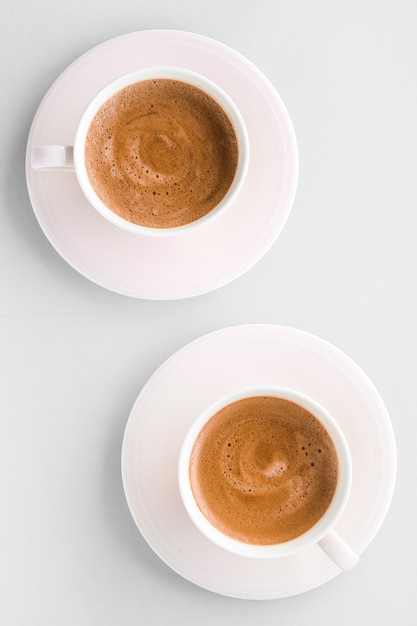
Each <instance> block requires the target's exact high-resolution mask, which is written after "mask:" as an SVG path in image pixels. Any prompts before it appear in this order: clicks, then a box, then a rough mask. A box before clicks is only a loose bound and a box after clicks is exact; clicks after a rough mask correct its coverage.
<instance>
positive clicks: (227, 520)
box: [190, 396, 338, 545]
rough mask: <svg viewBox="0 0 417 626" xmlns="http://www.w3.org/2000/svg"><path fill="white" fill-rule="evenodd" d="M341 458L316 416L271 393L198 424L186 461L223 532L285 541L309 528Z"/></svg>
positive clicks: (325, 502) (327, 498) (197, 492)
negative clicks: (199, 429) (203, 424)
mask: <svg viewBox="0 0 417 626" xmlns="http://www.w3.org/2000/svg"><path fill="white" fill-rule="evenodd" d="M337 480H338V461H337V453H336V450H335V447H334V444H333V442H332V440H331V438H330V436H329V434H328V433H327V431H326V430H325V428H324V427H323V426H322V425H321V423H320V422H319V421H318V420H317V418H316V417H314V415H312V414H311V413H310V412H309V411H307V410H306V409H304V408H303V407H301V406H299V405H297V404H295V403H293V402H290V401H289V400H284V399H281V398H275V397H272V396H271V397H270V396H266V397H252V398H246V399H243V400H238V401H236V402H233V403H232V404H230V405H228V406H227V407H225V408H223V409H221V410H220V411H219V412H218V413H216V414H215V415H214V416H213V417H212V418H211V419H210V420H209V421H208V422H207V424H206V425H205V426H204V427H203V429H202V430H201V431H200V433H199V436H198V438H197V440H196V442H195V444H194V448H193V451H192V454H191V460H190V481H191V488H192V491H193V494H194V498H195V499H196V502H197V504H198V506H199V508H200V510H201V511H202V513H203V514H204V515H205V517H206V518H207V519H208V520H209V521H210V522H211V523H212V525H213V526H215V527H217V528H218V529H219V530H220V531H221V532H222V533H224V534H225V535H228V536H230V537H232V538H233V539H236V540H238V541H242V542H245V543H251V544H258V545H270V544H277V543H283V542H285V541H289V540H291V539H294V538H295V537H298V536H299V535H302V534H303V533H305V532H306V531H307V530H309V529H310V528H311V527H312V526H313V525H314V524H315V523H316V522H317V521H318V520H319V519H320V518H321V517H322V516H323V514H324V513H325V512H326V510H327V509H328V507H329V505H330V503H331V501H332V499H333V495H334V492H335V490H336V485H337Z"/></svg>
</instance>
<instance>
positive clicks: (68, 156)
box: [31, 146, 74, 170]
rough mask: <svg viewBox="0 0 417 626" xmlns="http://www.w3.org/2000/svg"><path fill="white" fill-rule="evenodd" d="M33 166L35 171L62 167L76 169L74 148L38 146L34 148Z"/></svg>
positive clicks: (32, 153) (32, 154) (32, 155)
mask: <svg viewBox="0 0 417 626" xmlns="http://www.w3.org/2000/svg"><path fill="white" fill-rule="evenodd" d="M31 165H32V168H33V169H34V170H40V169H49V168H60V167H61V168H70V169H74V149H73V146H38V147H36V148H33V150H32V152H31Z"/></svg>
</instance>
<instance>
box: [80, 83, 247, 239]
mask: <svg viewBox="0 0 417 626" xmlns="http://www.w3.org/2000/svg"><path fill="white" fill-rule="evenodd" d="M238 154H239V150H238V141H237V137H236V134H235V131H234V128H233V124H232V122H231V121H230V119H229V117H228V115H227V114H226V112H225V111H224V110H223V108H222V107H221V106H220V105H219V104H218V103H217V102H216V101H215V100H214V99H213V98H212V97H211V96H210V95H208V94H207V93H206V92H205V91H203V90H201V89H199V88H198V87H196V86H194V85H191V84H190V83H187V82H183V81H181V80H173V79H165V78H157V79H152V80H143V81H140V82H137V83H134V84H131V85H129V86H128V87H125V88H124V89H121V90H120V91H118V92H117V93H116V94H115V95H113V96H112V97H111V98H109V99H108V100H107V102H105V103H104V105H102V107H101V108H100V110H99V111H98V112H97V113H96V115H95V117H94V119H93V121H92V123H91V125H90V128H89V130H88V134H87V138H86V144H85V161H86V169H87V173H88V177H89V179H90V182H91V184H92V186H93V188H94V189H95V192H96V194H97V195H98V196H99V197H100V198H101V200H102V201H103V202H104V203H105V204H106V206H107V207H108V208H110V209H111V210H112V211H113V212H114V213H116V214H117V215H119V216H120V217H122V218H124V219H125V220H128V221H129V222H133V223H135V224H139V225H141V226H147V227H152V228H171V227H176V226H182V225H184V224H188V223H191V222H194V221H195V220H198V219H199V218H200V217H202V216H204V215H206V214H207V213H209V212H210V211H211V210H212V209H213V208H214V207H215V206H217V204H219V202H220V201H221V200H222V198H223V197H224V196H225V195H226V193H227V191H228V189H229V188H230V186H231V184H232V181H233V179H234V176H235V173H236V168H237V162H238Z"/></svg>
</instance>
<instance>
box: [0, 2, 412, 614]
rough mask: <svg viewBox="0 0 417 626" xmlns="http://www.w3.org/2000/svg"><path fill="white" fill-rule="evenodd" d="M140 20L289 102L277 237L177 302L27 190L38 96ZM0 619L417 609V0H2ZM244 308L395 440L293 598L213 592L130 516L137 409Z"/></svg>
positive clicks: (242, 319) (243, 315)
mask: <svg viewBox="0 0 417 626" xmlns="http://www.w3.org/2000/svg"><path fill="white" fill-rule="evenodd" d="M150 28H173V29H180V30H189V31H193V32H196V33H199V34H202V35H207V36H209V37H212V38H214V39H218V40H219V41H221V42H223V43H225V44H227V45H229V46H231V47H232V48H235V49H236V50H237V51H239V52H240V53H242V54H243V55H244V56H246V57H247V58H249V59H250V60H251V61H252V62H253V63H255V64H256V65H257V66H258V67H259V68H260V69H261V70H262V71H263V72H264V73H265V74H266V76H267V77H268V78H269V79H270V81H271V82H272V83H273V85H274V86H275V87H276V89H277V91H278V92H279V94H280V95H281V97H282V98H283V100H284V102H285V103H286V106H287V108H288V110H289V113H290V115H291V117H292V120H293V123H294V127H295V131H296V135H297V139H298V146H299V154H300V178H299V185H298V191H297V195H296V200H295V203H294V207H293V211H292V213H291V215H290V218H289V220H288V222H287V225H286V227H285V229H284V230H283V232H282V234H281V235H280V237H279V239H278V240H277V242H276V243H275V245H274V246H273V248H272V249H271V250H270V251H269V252H268V253H267V254H266V255H265V256H264V257H263V259H262V260H261V261H260V262H259V263H258V264H257V265H256V266H255V267H254V268H252V269H251V270H250V271H249V272H247V273H246V274H245V275H244V276H242V277H240V278H239V279H237V280H235V281H234V282H232V283H231V284H229V285H228V286H225V287H223V288H221V289H218V290H216V291H214V292H211V293H208V294H205V295H203V296H199V297H195V298H191V299H188V300H180V301H171V302H152V301H145V300H136V299H131V298H128V297H124V296H121V295H118V294H115V293H112V292H110V291H106V290H105V289H103V288H101V287H99V286H97V285H95V284H93V283H91V282H90V281H88V280H87V279H86V278H84V277H83V276H81V275H79V274H78V273H77V272H76V271H75V270H73V269H72V268H71V267H70V266H69V265H67V264H66V263H65V261H64V260H63V259H62V258H61V257H60V256H59V255H58V254H57V253H56V252H55V251H54V249H53V248H52V246H51V245H50V243H49V242H48V241H47V239H46V238H45V236H44V235H43V233H42V232H41V229H40V228H39V225H38V223H37V221H36V219H35V217H34V214H33V211H32V208H31V205H30V202H29V199H28V195H27V189H26V181H25V174H24V156H25V147H26V140H27V135H28V132H29V129H30V125H31V122H32V119H33V116H34V114H35V111H36V109H37V107H38V105H39V103H40V101H41V100H42V98H43V95H44V93H45V91H46V90H47V89H48V87H49V86H50V85H51V84H52V83H53V81H54V80H55V79H56V78H57V77H58V76H59V74H60V73H61V72H62V71H63V70H64V69H65V68H66V67H67V65H68V64H70V63H71V62H73V61H74V60H75V59H77V58H78V57H79V56H80V55H81V54H82V53H84V52H86V51H87V50H89V49H90V48H92V47H94V46H95V45H97V44H99V43H101V42H102V41H105V40H107V39H111V38H113V37H116V36H119V35H123V34H125V33H129V32H132V31H137V30H143V29H150ZM0 35H1V36H0V42H1V43H0V46H1V85H2V95H1V100H0V110H1V115H0V123H1V135H0V136H1V143H2V147H1V152H2V157H1V159H0V176H1V179H0V212H1V213H0V219H1V222H0V237H1V245H0V289H1V296H0V297H1V305H0V306H1V308H0V314H1V316H0V333H1V335H0V337H1V344H0V380H1V394H0V428H1V432H0V465H1V473H0V493H1V497H0V503H1V505H0V506H1V515H0V520H1V522H0V523H1V532H0V542H1V547H0V574H1V580H0V595H1V598H0V624H2V625H3V624H4V625H5V626H23V625H25V626H26V625H27V626H29V625H30V626H52V625H54V626H55V625H60V626H61V625H67V624H68V625H71V626H75V625H77V626H84V625H86V626H87V625H88V626H90V625H95V624H97V625H100V626H107V625H113V624H118V625H119V624H120V625H123V626H129V625H133V624H143V625H147V624H149V625H155V626H159V625H165V624H170V623H175V624H182V625H184V626H186V625H191V624H200V625H201V626H203V625H208V624H213V623H215V624H217V625H218V626H222V625H226V624H240V626H245V625H249V624H253V623H254V622H256V623H262V624H275V623H281V624H297V625H299V624H302V623H306V622H307V621H308V623H309V624H311V625H313V624H320V625H321V626H327V625H330V624H338V625H340V626H344V625H347V624H349V625H350V624H352V623H354V624H361V625H362V624H363V625H365V624H366V625H368V624H378V625H380V626H382V625H385V624H386V625H391V624H394V623H395V624H398V625H405V626H407V625H408V624H410V625H411V624H414V623H416V620H417V605H416V593H415V561H416V557H417V550H416V547H417V540H416V533H415V520H416V513H417V510H416V502H415V480H414V477H415V475H416V471H415V456H416V453H415V439H416V425H415V424H416V419H415V406H416V403H415V395H414V392H415V381H416V365H415V363H416V361H415V354H416V353H417V323H416V319H417V279H416V270H417V245H416V233H417V217H416V216H417V184H416V179H417V178H416V176H417V175H416V172H417V113H416V112H417V80H416V77H417V3H416V2H414V1H413V0H392V1H387V0H353V1H348V0H345V1H338V0H314V1H311V2H308V1H307V0H305V1H302V0H292V1H286V2H285V1H284V0H278V1H276V0H269V1H268V0H258V1H257V2H253V1H252V0H251V1H249V0H210V1H207V2H203V1H201V0H200V1H199V0H176V2H173V1H172V0H152V1H151V2H143V1H140V0H117V2H116V1H114V0H100V1H99V0H72V1H71V2H63V1H61V2H56V0H33V1H31V2H28V1H25V0H4V1H3V4H2V10H1V20H0ZM242 323H274V324H283V325H288V326H293V327H297V328H300V329H302V330H306V331H308V332H310V333H313V334H316V335H318V336H320V337H322V338H324V339H326V340H328V341H329V342H331V343H333V344H334V345H336V346H337V347H339V348H340V349H342V350H343V351H344V352H346V353H347V354H348V355H349V356H350V357H352V358H353V359H354V360H355V361H356V362H357V363H358V364H359V365H360V367H361V368H362V369H363V370H364V371H365V372H366V373H367V374H368V376H369V377H370V378H371V380H372V381H373V382H374V384H375V385H376V387H377V389H378V390H379V392H380V394H381V396H382V398H383V400H384V402H385V404H386V406H387V408H388V411H389V413H390V416H391V420H392V424H393V427H394V431H395V434H396V441H397V447H398V477H397V484H396V490H395V494H394V498H393V501H392V506H391V508H390V510H389V512H388V515H387V517H386V519H385V521H384V524H383V525H382V527H381V530H380V532H379V533H378V535H377V536H376V538H375V540H374V541H373V542H372V543H371V545H370V546H369V548H368V549H367V550H366V551H365V553H364V554H363V555H362V558H361V560H360V563H359V565H358V566H357V567H356V568H355V569H354V570H353V571H352V572H350V573H348V574H343V575H340V576H337V577H336V578H334V579H333V580H332V581H330V582H329V583H327V584H326V585H323V586H321V587H319V588H317V589H315V590H313V591H310V592H307V593H305V594H303V595H298V596H294V597H291V598H286V599H281V600H268V601H256V600H255V601H249V600H237V599H232V598H228V597H224V596H220V595H216V594H214V593H211V592H209V591H206V590H204V589H201V588H199V587H197V586H195V585H193V584H191V583H189V582H187V581H186V580H184V579H183V578H181V577H180V576H178V575H177V574H176V573H174V572H173V571H171V570H170V569H169V568H168V567H167V566H166V565H165V564H164V563H162V562H161V561H160V560H159V558H158V557H157V556H156V555H155V554H154V553H153V551H152V550H151V549H150V548H149V547H148V545H147V544H146V542H145V541H144V540H143V538H142V537H141V535H140V534H139V532H138V531H137V529H136V526H135V525H134V522H133V520H132V518H131V516H130V513H129V511H128V508H127V505H126V502H125V498H124V493H123V489H122V484H121V476H120V450H121V443H122V437H123V432H124V428H125V424H126V420H127V417H128V415H129V412H130V409H131V406H132V405H133V402H134V400H135V398H136V396H137V394H138V393H139V391H140V389H141V388H142V386H143V385H144V384H145V382H146V381H147V379H148V378H149V377H150V375H151V374H152V373H153V372H154V370H155V369H156V368H157V367H158V366H159V365H160V364H161V363H162V362H163V361H164V360H165V359H166V358H167V357H168V356H170V355H171V354H172V353H173V352H174V351H175V350H177V349H179V348H180V347H182V346H183V345H184V344H186V343H188V342H189V341H191V340H193V339H195V338H197V337H199V336H201V335H203V334H205V333H207V332H210V331H213V330H216V329H219V328H223V327H227V326H231V325H235V324H242Z"/></svg>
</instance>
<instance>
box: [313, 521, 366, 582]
mask: <svg viewBox="0 0 417 626" xmlns="http://www.w3.org/2000/svg"><path fill="white" fill-rule="evenodd" d="M318 545H319V547H320V548H321V549H322V550H323V552H325V553H326V554H327V556H328V557H329V558H330V559H331V560H332V561H333V562H334V563H335V564H336V565H337V566H338V567H339V568H340V569H341V570H343V571H345V572H347V571H349V570H351V569H352V568H353V567H355V565H356V564H357V563H358V561H359V556H358V555H357V554H356V552H354V551H353V550H352V548H350V547H349V546H348V545H347V544H346V543H345V542H344V541H343V539H341V538H340V537H339V535H338V534H337V533H336V532H335V531H334V530H331V531H330V532H329V533H328V534H327V535H325V536H324V537H323V539H320V541H319V542H318Z"/></svg>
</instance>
